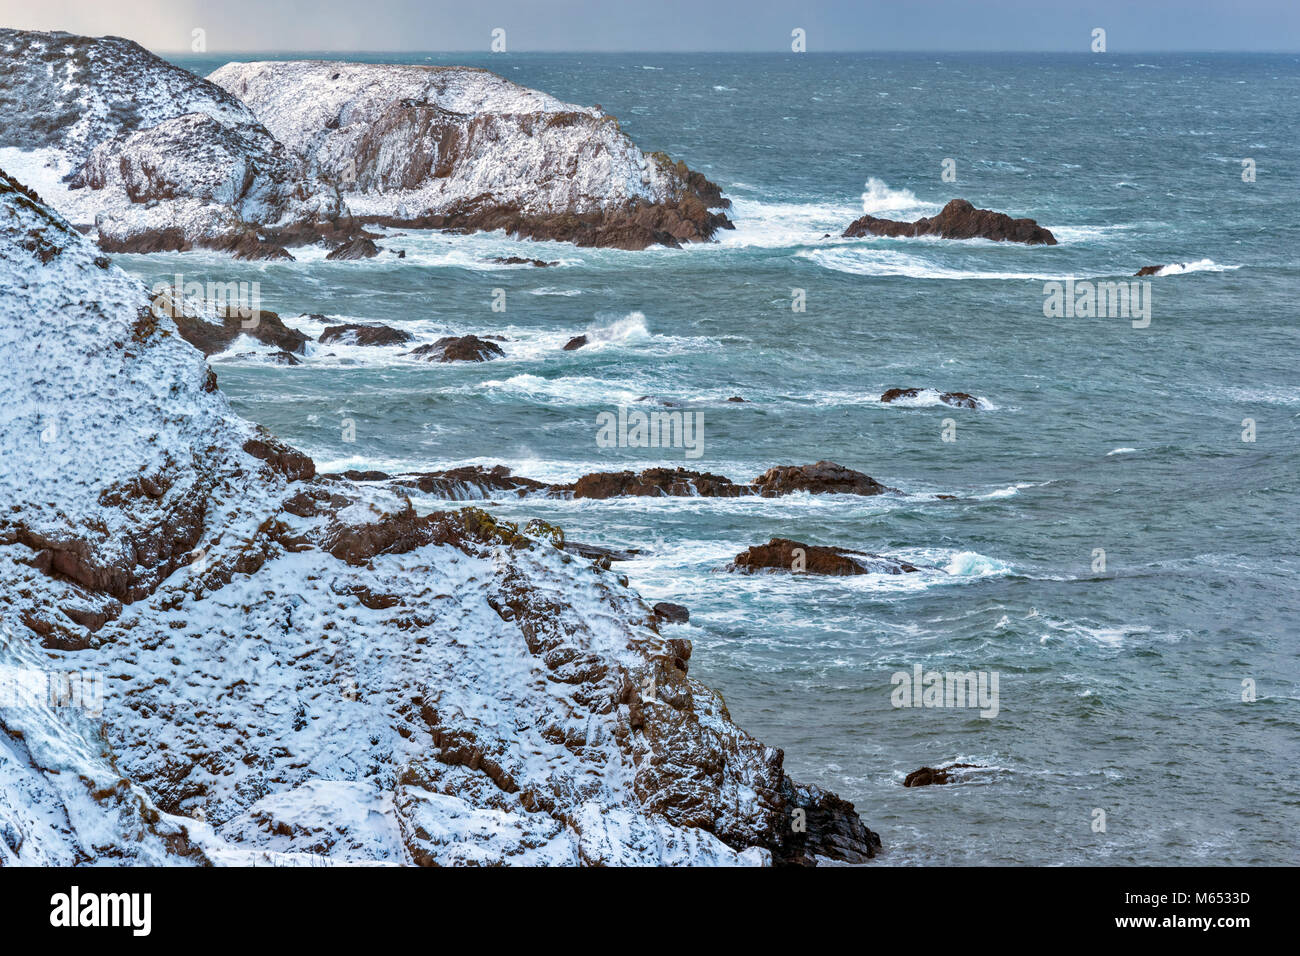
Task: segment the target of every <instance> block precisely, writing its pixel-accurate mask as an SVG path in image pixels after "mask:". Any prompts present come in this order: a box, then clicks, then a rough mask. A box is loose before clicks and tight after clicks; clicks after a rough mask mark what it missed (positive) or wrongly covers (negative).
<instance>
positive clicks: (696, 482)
mask: <svg viewBox="0 0 1300 956" xmlns="http://www.w3.org/2000/svg"><path fill="white" fill-rule="evenodd" d="M470 338H472V336H470ZM422 347H423V348H426V349H428V348H431V347H430V346H422ZM350 474H352V475H353V476H354V478H355V480H359V481H389V480H391V481H392V482H393V483H394V484H395V485H403V486H406V487H409V488H418V489H419V490H420V491H422V492H424V493H425V494H431V495H437V496H438V497H443V498H448V499H451V500H455V501H461V500H469V499H476V498H490V497H493V496H494V495H498V494H503V493H506V494H514V495H517V496H519V497H521V498H522V497H525V496H530V495H536V496H540V497H546V498H597V499H599V498H622V497H642V498H644V497H659V496H665V497H685V498H689V497H700V498H740V497H744V496H746V495H760V496H762V497H765V498H775V497H779V496H780V495H789V494H795V493H798V492H806V493H808V494H814V495H820V494H842V495H880V494H901V492H900V491H898V489H896V488H890V487H888V486H886V485H882V484H881V483H880V482H878V481H876V479H874V478H872V477H871V476H870V475H864V474H863V473H862V472H860V471H854V470H853V469H852V468H845V467H844V466H843V465H837V464H836V463H835V462H833V461H819V462H815V463H813V464H811V465H778V466H776V467H775V468H769V469H768V470H767V471H765V472H763V474H761V475H759V476H758V477H757V478H756V479H754V481H752V482H750V483H749V484H743V483H740V482H735V481H732V480H731V479H730V478H727V477H725V476H723V475H715V474H711V473H709V472H705V471H692V470H691V469H689V468H646V469H644V470H642V471H639V472H636V471H597V472H592V473H590V474H587V475H583V476H582V477H580V478H579V479H578V480H577V481H574V482H569V483H549V482H542V481H535V480H534V479H532V478H525V477H523V476H522V475H513V474H511V473H510V469H509V468H507V467H505V466H504V465H496V466H494V467H492V468H483V467H482V466H480V465H466V466H464V467H461V468H454V469H451V470H448V471H436V472H419V473H413V474H406V475H398V476H392V475H387V474H384V473H382V472H367V473H366V477H355V475H356V473H350Z"/></svg>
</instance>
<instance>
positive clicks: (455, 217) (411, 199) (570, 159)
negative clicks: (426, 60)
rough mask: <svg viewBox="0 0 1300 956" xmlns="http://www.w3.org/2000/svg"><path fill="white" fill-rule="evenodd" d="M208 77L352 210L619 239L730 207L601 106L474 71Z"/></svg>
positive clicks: (584, 239) (706, 233)
mask: <svg viewBox="0 0 1300 956" xmlns="http://www.w3.org/2000/svg"><path fill="white" fill-rule="evenodd" d="M209 79H210V80H211V81H212V82H213V83H216V84H217V85H219V86H221V87H222V88H223V89H225V90H227V91H228V92H230V93H231V94H233V95H234V96H236V97H238V98H239V99H240V100H241V101H242V102H244V103H245V104H247V105H248V107H249V108H250V109H251V110H252V111H253V113H254V114H256V116H257V118H258V119H259V120H260V121H261V122H262V123H264V124H265V125H266V127H267V128H268V129H270V131H271V132H272V133H273V134H274V135H275V137H276V138H277V139H278V140H279V141H280V142H281V143H284V144H285V145H286V146H287V147H288V148H289V149H290V150H292V151H293V153H294V154H295V155H296V156H297V157H298V158H299V159H300V161H301V162H302V164H303V167H304V169H305V170H306V172H307V173H308V174H310V175H312V176H318V177H320V178H321V179H324V180H325V181H327V182H330V183H333V184H335V185H337V187H338V189H339V190H340V192H341V193H342V194H343V195H344V196H345V197H346V199H347V202H348V205H349V207H350V208H351V210H352V212H353V213H354V214H355V215H357V216H358V217H360V218H361V219H363V220H364V221H368V222H379V223H388V224H400V225H412V224H424V225H429V226H433V227H435V228H455V229H470V230H473V229H497V228H504V229H507V230H508V231H510V232H511V233H513V234H515V235H519V236H526V237H531V238H545V239H564V240H569V241H573V242H577V243H579V244H582V245H617V246H622V247H626V248H641V247H644V246H646V245H651V244H654V243H663V244H666V245H676V244H679V243H681V242H696V241H701V240H706V239H709V238H712V236H713V234H714V231H715V230H716V229H717V228H718V227H720V226H724V225H726V224H727V220H726V217H725V216H724V215H722V214H715V213H711V212H709V209H710V208H724V207H726V206H729V205H730V203H729V201H727V200H725V199H723V198H722V196H721V193H720V191H719V190H718V188H717V186H715V185H713V184H712V183H709V182H708V181H707V180H706V179H704V177H703V176H701V175H699V174H698V173H693V172H691V171H690V170H689V169H687V168H686V167H685V166H684V165H683V164H674V163H672V162H671V161H670V160H669V159H668V158H667V157H666V156H664V155H662V154H654V155H647V154H645V153H643V152H641V150H639V149H638V148H637V146H636V144H635V143H633V142H632V140H631V139H630V138H629V137H628V136H627V135H626V134H625V133H624V132H623V131H622V129H621V128H620V127H619V124H618V121H617V120H616V119H615V118H614V117H612V116H609V115H607V114H605V113H604V112H603V111H602V110H600V109H599V108H590V109H588V108H585V107H580V106H574V105H572V104H568V103H563V102H561V101H560V100H557V99H556V98H555V97H553V96H548V95H546V94H545V93H539V92H537V91H536V90H530V89H526V88H524V87H521V86H519V85H517V84H515V83H511V82H510V81H508V80H505V79H503V78H502V77H499V76H496V75H495V74H493V73H489V72H487V71H485V70H478V69H469V68H465V67H436V66H402V65H388V64H364V63H335V62H324V61H294V62H279V63H275V62H272V63H228V64H226V65H225V66H223V67H222V68H221V69H219V70H217V71H216V72H214V73H213V74H212V75H211V76H209Z"/></svg>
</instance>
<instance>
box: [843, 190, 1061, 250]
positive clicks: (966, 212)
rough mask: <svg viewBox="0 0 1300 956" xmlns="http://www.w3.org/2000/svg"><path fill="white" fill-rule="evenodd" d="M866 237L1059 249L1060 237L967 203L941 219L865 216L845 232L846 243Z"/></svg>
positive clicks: (958, 202)
mask: <svg viewBox="0 0 1300 956" xmlns="http://www.w3.org/2000/svg"><path fill="white" fill-rule="evenodd" d="M864 236H893V237H905V236H940V237H942V238H944V239H992V240H994V241H996V242H1023V243H1026V244H1027V245H1031V246H1035V245H1046V246H1054V245H1056V237H1055V236H1053V235H1052V233H1051V232H1050V231H1049V230H1047V229H1044V228H1043V227H1042V226H1040V225H1039V224H1038V223H1036V222H1035V221H1034V220H1032V219H1012V218H1011V217H1010V216H1008V215H1007V214H1006V213H1001V212H994V211H993V210H992V209H976V208H975V207H974V206H973V205H972V204H971V203H969V202H967V201H966V200H965V199H954V200H952V201H951V202H949V203H948V205H946V206H944V207H943V209H942V210H941V211H940V213H939V215H937V216H930V217H926V218H921V219H918V220H916V222H898V221H896V220H893V219H878V218H876V217H875V216H863V217H862V218H860V219H856V220H854V221H853V222H852V223H851V224H850V225H849V227H848V228H847V229H845V230H844V238H845V239H861V238H863V237H864Z"/></svg>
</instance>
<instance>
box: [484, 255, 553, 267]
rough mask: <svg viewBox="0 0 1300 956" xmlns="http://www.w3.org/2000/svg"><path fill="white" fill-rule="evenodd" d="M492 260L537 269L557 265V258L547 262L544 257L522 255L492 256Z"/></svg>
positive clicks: (499, 263)
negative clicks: (531, 257) (526, 257)
mask: <svg viewBox="0 0 1300 956" xmlns="http://www.w3.org/2000/svg"><path fill="white" fill-rule="evenodd" d="M492 261H493V262H495V263H497V264H498V265H503V266H534V267H536V268H538V269H545V268H546V267H547V266H558V265H559V264H560V262H559V260H558V259H557V260H554V261H551V262H547V261H546V260H545V259H525V258H523V257H522V256H494V257H493V258H492Z"/></svg>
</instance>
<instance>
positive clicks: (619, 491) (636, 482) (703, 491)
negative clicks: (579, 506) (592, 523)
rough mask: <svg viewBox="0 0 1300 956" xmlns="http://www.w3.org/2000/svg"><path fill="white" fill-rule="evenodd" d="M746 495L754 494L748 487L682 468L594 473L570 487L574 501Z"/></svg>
mask: <svg viewBox="0 0 1300 956" xmlns="http://www.w3.org/2000/svg"><path fill="white" fill-rule="evenodd" d="M748 494H753V491H752V490H751V489H750V488H749V487H748V486H747V485H738V484H735V483H734V482H733V481H732V480H731V479H730V478H724V477H723V476H722V475H711V474H708V473H707V472H700V471H688V470H687V469H685V468H647V469H646V470H645V471H642V472H639V473H634V472H631V471H612V472H596V473H594V474H590V475H583V476H582V477H581V478H579V479H578V480H577V482H576V483H575V484H574V485H573V497H575V498H616V497H619V496H623V495H634V496H638V497H648V496H655V495H669V496H677V497H680V496H690V495H700V496H702V497H706V498H736V497H739V496H740V495H748Z"/></svg>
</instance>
